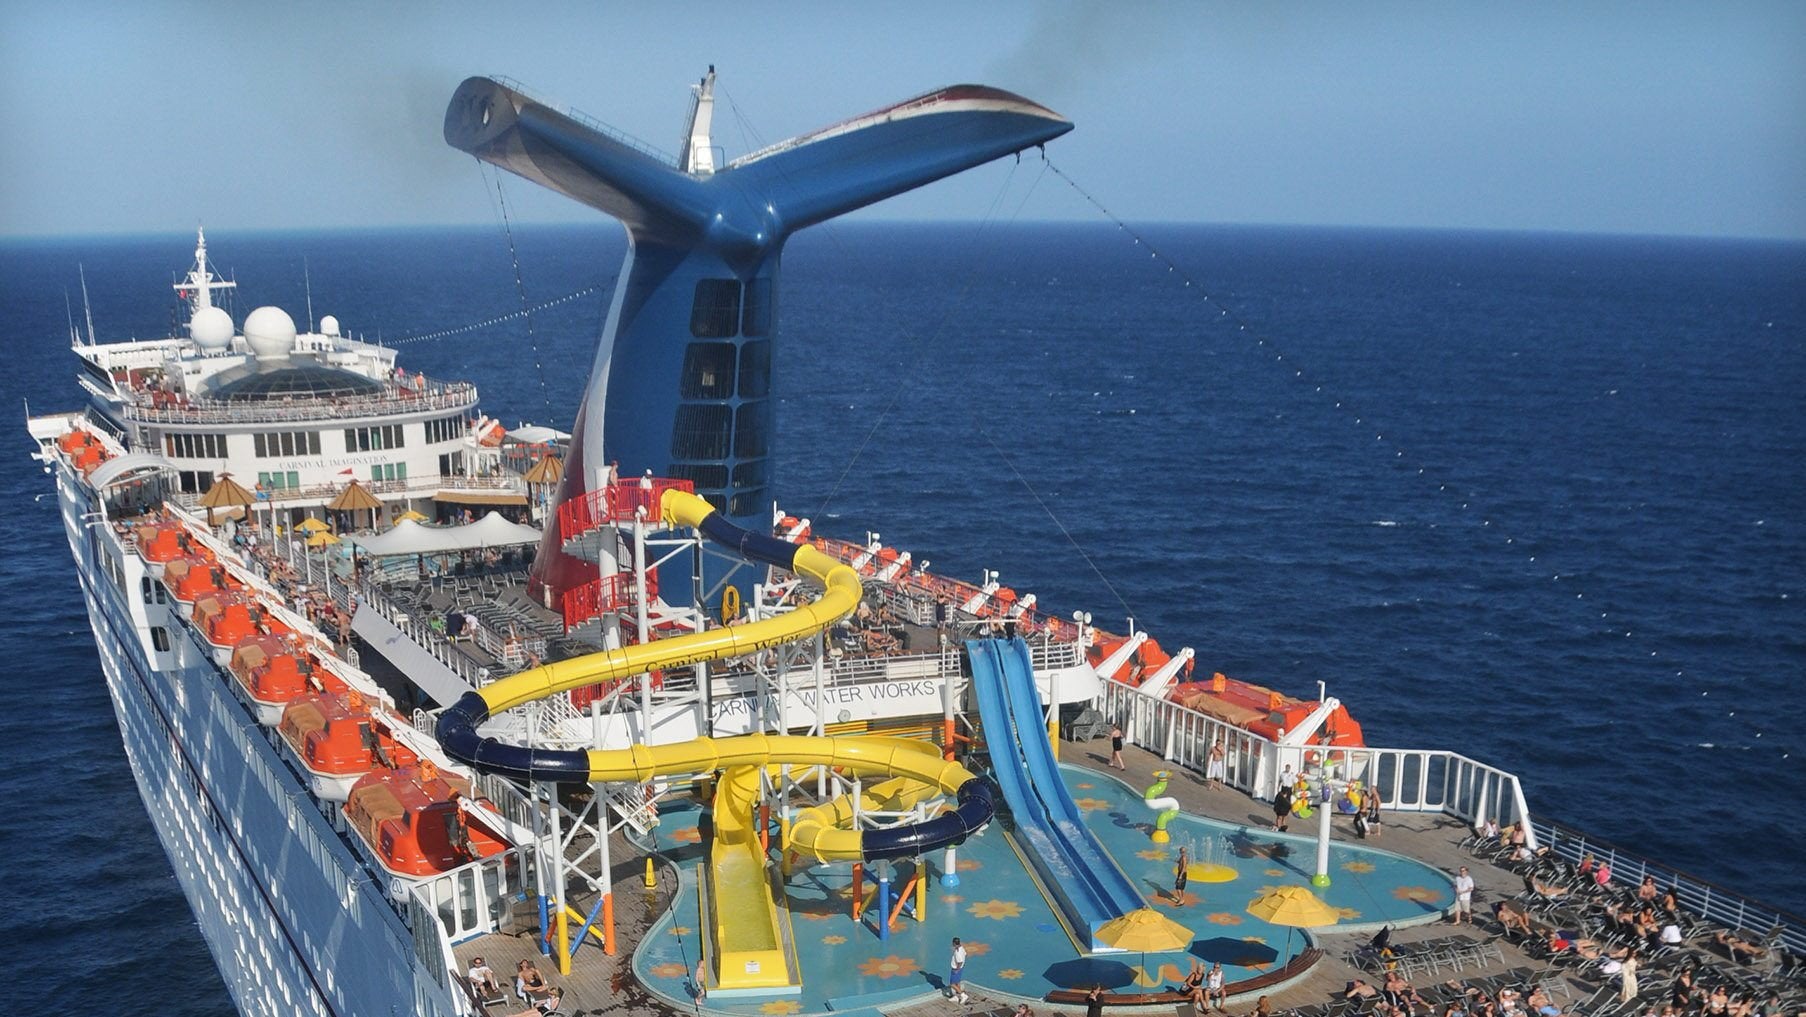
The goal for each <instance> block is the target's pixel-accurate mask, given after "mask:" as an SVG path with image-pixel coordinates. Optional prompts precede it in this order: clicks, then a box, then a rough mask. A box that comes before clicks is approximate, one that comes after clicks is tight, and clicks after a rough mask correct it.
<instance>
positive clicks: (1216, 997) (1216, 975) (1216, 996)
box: [1204, 964, 1229, 1010]
mask: <svg viewBox="0 0 1806 1017" xmlns="http://www.w3.org/2000/svg"><path fill="white" fill-rule="evenodd" d="M1204 998H1205V999H1206V1000H1207V1001H1208V1002H1209V1003H1210V1005H1212V1006H1214V1007H1216V1008H1217V1009H1218V1010H1227V1009H1229V980H1228V979H1226V978H1224V977H1223V965H1221V964H1212V965H1211V966H1210V974H1208V975H1205V976H1204Z"/></svg>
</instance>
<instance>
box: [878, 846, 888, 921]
mask: <svg viewBox="0 0 1806 1017" xmlns="http://www.w3.org/2000/svg"><path fill="white" fill-rule="evenodd" d="M889 938H890V862H888V861H884V860H880V861H879V862H878V939H879V940H880V941H882V940H887V939H889Z"/></svg>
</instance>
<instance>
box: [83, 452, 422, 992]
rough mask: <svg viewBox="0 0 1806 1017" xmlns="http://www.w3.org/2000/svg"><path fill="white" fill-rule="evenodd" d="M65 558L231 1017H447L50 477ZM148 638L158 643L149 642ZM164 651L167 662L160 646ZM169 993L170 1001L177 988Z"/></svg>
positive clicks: (393, 936) (293, 793) (331, 840)
mask: <svg viewBox="0 0 1806 1017" xmlns="http://www.w3.org/2000/svg"><path fill="white" fill-rule="evenodd" d="M59 472H60V473H62V475H61V476H60V477H59V481H60V482H59V484H58V487H59V500H60V502H61V507H62V510H63V521H64V526H65V531H66V533H67V535H68V538H69V545H70V552H71V554H72V556H73V560H74V564H75V566H76V573H77V576H78V578H79V580H80V584H81V589H82V595H83V599H84V601H85V605H86V608H87V611H88V619H89V623H90V626H91V627H92V629H93V631H94V636H95V645H96V648H97V650H98V651H99V657H100V663H101V671H102V674H103V676H104V677H105V679H106V684H107V692H108V696H109V698H110V700H111V701H112V704H113V712H114V715H115V718H116V720H117V722H118V725H119V731H120V738H121V743H122V746H123V748H124V750H125V756H126V760H127V763H128V764H129V766H130V768H131V772H132V776H133V778H134V780H135V781H136V783H137V785H138V792H139V795H140V797H141V798H142V800H143V802H144V808H145V812H146V814H147V815H148V816H149V818H150V820H151V826H152V828H153V829H154V830H155V831H156V833H157V838H158V840H159V842H160V843H161V844H162V845H163V850H164V852H165V854H167V856H168V857H169V861H170V867H171V869H172V871H173V872H174V874H175V876H176V880H177V882H178V884H179V885H180V886H181V887H182V892H183V894H184V896H185V897H186V898H187V900H188V904H189V907H190V909H191V910H192V911H193V913H194V917H195V923H196V925H197V927H198V928H199V930H200V932H201V934H202V936H203V938H204V940H205V941H206V943H207V946H208V949H209V950H210V951H211V953H212V954H213V958H214V963H215V965H216V966H217V967H218V969H219V972H220V975H221V978H222V979H223V980H224V982H225V985H226V988H227V990H228V991H229V992H230V993H231V995H232V999H233V1002H234V1004H235V1005H236V1006H237V1008H238V1009H239V1011H240V1012H242V1013H245V1014H268V1015H271V1017H275V1015H290V1014H319V1015H348V1014H361V1013H420V1014H447V1015H449V1014H451V1013H454V1012H455V1009H454V1007H453V1005H452V1002H451V997H450V995H449V992H448V991H447V989H446V987H445V986H444V985H442V984H441V983H440V982H438V981H437V980H436V979H435V978H434V976H433V974H432V972H431V970H430V969H428V968H427V967H425V966H424V965H422V964H421V963H420V961H419V959H418V957H417V951H416V948H415V943H414V936H413V935H412V933H411V932H410V931H409V928H408V925H407V924H406V923H404V922H403V921H402V919H401V916H400V915H398V914H397V913H396V912H395V911H394V910H393V909H392V908H391V907H390V906H389V905H388V904H386V903H385V902H384V901H383V897H384V896H385V890H386V888H384V887H381V886H377V885H375V884H374V883H373V882H372V881H371V878H370V877H369V875H368V874H366V873H364V872H363V871H361V867H360V866H359V865H358V864H357V862H356V861H355V859H354V858H353V856H352V855H351V853H350V851H349V849H348V848H347V847H346V845H345V843H344V842H343V841H342V840H341V838H340V835H339V832H338V831H337V830H335V829H334V827H333V823H332V820H331V818H330V817H329V815H328V814H326V813H324V812H323V811H322V810H321V809H320V808H318V807H316V806H315V805H313V804H312V803H311V802H310V800H309V797H308V795H307V793H306V787H305V783H304V781H303V780H302V779H300V778H299V777H298V776H297V775H296V774H295V773H294V771H293V770H292V769H291V768H290V766H289V765H288V764H286V763H285V762H284V761H283V759H282V758H281V756H280V754H279V753H278V752H277V750H276V749H275V747H274V746H273V745H272V744H271V742H270V736H269V734H268V733H267V732H266V729H264V728H261V727H259V726H258V725H257V724H256V722H255V719H254V717H253V716H252V714H251V713H250V712H249V711H247V710H246V708H245V707H244V706H243V704H242V703H241V702H240V700H239V699H238V698H237V697H235V696H234V695H233V694H232V691H231V690H230V689H229V688H228V687H227V685H226V682H227V681H228V679H227V678H226V677H225V676H224V675H223V674H222V673H221V672H220V670H219V669H218V668H217V667H216V666H215V665H214V664H213V662H212V660H211V654H210V653H209V652H208V650H209V648H208V647H205V646H204V645H201V644H198V643H196V642H195V641H194V639H193V638H192V637H191V636H190V635H189V634H188V630H187V629H186V628H184V627H183V626H182V625H181V623H180V621H179V619H178V617H177V616H176V615H175V614H174V608H175V606H176V605H174V604H173V603H168V604H159V603H156V602H154V600H153V601H147V600H146V599H145V598H144V597H143V596H142V595H141V594H140V591H142V590H146V589H150V588H151V587H150V586H148V585H147V584H145V583H144V582H143V579H144V578H145V577H144V575H143V571H144V570H143V567H142V564H141V562H139V561H138V559H136V557H135V556H132V555H129V554H121V553H119V548H118V547H117V546H116V545H113V543H112V541H113V534H112V533H111V531H110V530H108V528H107V527H105V526H104V525H98V526H95V527H93V528H90V527H88V526H86V525H84V519H85V518H87V519H92V515H91V513H93V512H94V511H95V509H96V508H97V506H96V505H95V504H94V503H93V502H92V501H91V500H90V498H89V497H88V492H87V489H86V488H85V487H84V486H83V485H81V484H80V483H79V482H76V481H74V480H73V479H72V478H71V477H69V476H68V474H67V473H66V472H63V471H59ZM153 629H160V630H162V633H161V635H159V636H158V637H157V638H155V639H153V638H152V636H151V633H152V630H153ZM164 646H168V647H169V649H168V650H164V649H163V648H162V647H164ZM177 991H179V989H178V990H177Z"/></svg>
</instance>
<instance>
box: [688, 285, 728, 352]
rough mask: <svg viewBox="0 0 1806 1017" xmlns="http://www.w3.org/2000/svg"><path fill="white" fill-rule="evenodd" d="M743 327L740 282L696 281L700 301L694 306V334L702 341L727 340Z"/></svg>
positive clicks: (691, 314)
mask: <svg viewBox="0 0 1806 1017" xmlns="http://www.w3.org/2000/svg"><path fill="white" fill-rule="evenodd" d="M739 325H740V280H738V279H698V280H696V302H695V303H694V304H693V305H691V307H690V334H691V335H693V336H695V337H696V338H698V339H725V338H727V337H729V336H731V335H733V334H734V332H735V330H736V329H737V328H739Z"/></svg>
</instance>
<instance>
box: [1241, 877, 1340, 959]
mask: <svg viewBox="0 0 1806 1017" xmlns="http://www.w3.org/2000/svg"><path fill="white" fill-rule="evenodd" d="M1248 913H1249V914H1251V915H1253V916H1254V917H1256V918H1258V919H1260V920H1261V921H1263V922H1266V923H1268V924H1269V925H1283V926H1285V927H1286V928H1287V929H1321V928H1324V927H1326V926H1330V925H1334V924H1336V922H1338V921H1340V920H1341V918H1342V915H1341V913H1340V912H1338V911H1337V910H1336V909H1335V908H1332V907H1330V906H1329V905H1328V904H1325V903H1323V901H1321V900H1319V899H1318V898H1317V895H1316V894H1314V893H1312V892H1311V891H1310V888H1309V887H1304V886H1282V887H1280V888H1279V889H1277V890H1274V891H1273V892H1272V893H1269V894H1267V895H1266V896H1264V897H1257V898H1255V900H1254V903H1252V904H1249V905H1248ZM1291 952H1292V934H1291V932H1289V931H1288V932H1287V933H1286V953H1287V954H1290V953H1291ZM1283 959H1285V960H1290V959H1291V958H1290V957H1286V958H1283Z"/></svg>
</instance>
